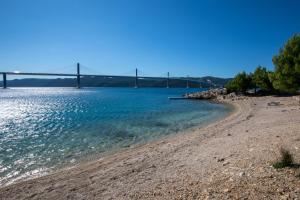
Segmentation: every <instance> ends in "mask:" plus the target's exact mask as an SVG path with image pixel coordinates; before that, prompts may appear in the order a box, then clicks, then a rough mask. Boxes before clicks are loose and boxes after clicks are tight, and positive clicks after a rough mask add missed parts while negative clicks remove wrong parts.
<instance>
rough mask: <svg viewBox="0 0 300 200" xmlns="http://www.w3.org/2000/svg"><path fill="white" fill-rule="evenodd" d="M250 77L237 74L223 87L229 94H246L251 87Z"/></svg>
mask: <svg viewBox="0 0 300 200" xmlns="http://www.w3.org/2000/svg"><path fill="white" fill-rule="evenodd" d="M251 83H252V79H251V75H247V74H246V72H242V73H239V74H237V75H236V76H235V77H234V78H233V79H232V80H231V81H230V82H229V83H228V84H227V85H226V86H225V87H226V89H227V90H228V91H229V92H241V93H246V91H247V89H249V88H250V87H251Z"/></svg>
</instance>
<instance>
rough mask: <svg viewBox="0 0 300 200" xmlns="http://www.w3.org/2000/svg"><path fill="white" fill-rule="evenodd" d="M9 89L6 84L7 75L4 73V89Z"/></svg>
mask: <svg viewBox="0 0 300 200" xmlns="http://www.w3.org/2000/svg"><path fill="white" fill-rule="evenodd" d="M6 87H7V84H6V73H3V89H5V88H6Z"/></svg>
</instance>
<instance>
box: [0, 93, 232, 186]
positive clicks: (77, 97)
mask: <svg viewBox="0 0 300 200" xmlns="http://www.w3.org/2000/svg"><path fill="white" fill-rule="evenodd" d="M192 91H199V89H196V90H195V89H162V88H160V89H157V88H144V89H143V88H139V89H132V88H86V89H81V90H78V89H71V88H18V89H7V90H3V89H0V106H1V109H0V185H3V184H9V183H11V182H13V181H16V180H19V179H22V178H25V177H30V176H34V175H40V174H43V173H47V172H49V171H51V170H54V169H56V168H60V167H63V166H71V165H74V164H76V163H78V162H82V161H84V160H89V159H92V158H94V159H95V158H99V157H101V155H103V153H105V152H109V151H114V150H118V149H120V148H124V147H129V146H132V145H136V144H141V143H144V142H147V141H151V140H154V139H158V138H160V137H163V136H166V135H168V134H174V133H177V132H179V131H182V130H185V129H187V128H191V127H193V126H197V125H203V124H205V123H208V122H210V121H214V120H217V119H219V118H221V117H224V116H225V115H227V114H228V113H229V112H230V110H231V109H230V108H229V107H227V106H224V105H221V104H213V103H209V102H206V101H193V100H169V99H168V97H169V96H179V95H182V94H184V93H187V92H192Z"/></svg>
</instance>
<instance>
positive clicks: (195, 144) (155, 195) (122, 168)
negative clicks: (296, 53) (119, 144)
mask: <svg viewBox="0 0 300 200" xmlns="http://www.w3.org/2000/svg"><path fill="white" fill-rule="evenodd" d="M271 101H280V102H283V105H281V106H274V107H271V106H266V104H267V103H268V102H271ZM222 103H229V104H232V105H234V107H235V109H234V111H233V112H232V113H231V114H230V115H229V116H227V117H225V118H224V119H221V120H219V121H217V122H213V123H211V124H208V125H206V126H204V127H201V128H192V130H188V131H186V132H185V133H184V134H175V135H169V136H167V137H166V138H163V139H161V140H158V141H153V142H150V143H147V144H144V145H141V146H138V147H134V148H132V149H125V150H122V151H121V152H118V153H116V154H112V155H108V156H106V157H104V158H102V159H100V160H97V161H92V162H89V163H85V164H81V165H78V166H74V167H71V168H68V169H62V170H58V171H56V172H54V173H51V174H49V175H45V176H42V177H39V178H35V179H31V180H28V181H24V182H19V183H16V184H12V185H9V186H6V187H3V188H0V196H2V197H3V198H4V199H25V198H32V199H39V198H42V199H53V198H56V199H66V198H72V199H97V198H101V199H111V198H112V199H139V198H140V199H141V198H142V199H147V198H148V199H176V198H182V199H184V198H186V199H189V198H192V197H195V198H196V197H197V198H201V199H202V198H207V197H211V198H222V197H232V196H231V195H233V197H234V195H235V196H236V197H242V195H245V194H247V193H244V192H241V190H242V189H243V190H242V191H244V190H248V196H249V195H250V196H251V195H254V196H253V197H259V195H267V194H268V193H269V192H270V191H273V189H274V187H275V186H276V184H273V185H270V186H269V188H265V190H266V192H262V191H260V193H258V191H255V187H258V186H259V184H258V183H256V186H254V185H251V187H249V183H252V182H251V181H256V180H257V179H258V178H260V176H259V175H261V176H262V177H264V176H266V174H267V175H268V176H269V174H271V175H272V176H274V174H276V173H277V171H276V170H274V169H272V168H270V162H271V161H272V160H273V159H274V152H276V151H275V149H277V148H278V146H276V145H278V144H279V143H280V142H282V141H281V140H286V141H285V143H286V144H289V145H288V146H289V147H290V146H293V145H294V146H295V145H296V146H295V147H297V148H298V147H299V148H300V146H299V145H298V144H299V141H300V136H299V141H298V142H297V140H298V135H297V133H296V132H297V131H298V133H299V131H300V126H299V123H298V122H300V109H299V106H298V104H297V103H296V101H294V100H293V99H292V98H291V97H251V98H247V99H240V100H235V101H233V102H232V101H231V100H226V101H222ZM282 110H286V111H282ZM274 113H277V114H278V113H279V114H280V116H278V115H274ZM266 115H267V116H266ZM270 116H274V117H273V118H272V117H270ZM266 117H267V118H266ZM287 127H288V129H287ZM256 129H257V130H256ZM275 129H276V130H275ZM280 130H281V131H280ZM283 130H286V131H287V132H288V133H286V134H288V135H290V136H292V139H294V140H295V144H294V143H293V141H290V139H289V138H287V137H283V136H285V135H282V134H284V132H283ZM274 134H275V135H274ZM267 136H272V137H271V138H270V137H267ZM273 136H274V137H273ZM277 136H279V137H277ZM258 138H259V139H258ZM277 143H278V144H277ZM274 144H275V145H274ZM297 145H298V146H297ZM297 148H294V149H293V151H295V149H296V151H297V152H298V153H299V149H297ZM257 149H258V150H257ZM262 152H263V153H264V154H262ZM270 155H271V156H270ZM297 155H299V154H297ZM295 159H296V161H297V159H299V156H298V157H296V158H295ZM257 169H259V170H260V171H261V174H258V175H257V173H256V170H257ZM284 172H285V170H282V171H281V172H280V173H281V175H282V176H283V175H284ZM251 173H253V174H251ZM279 175H280V174H279ZM257 176H258V177H257ZM275 176H276V175H275ZM288 178H289V179H291V181H290V183H288V184H292V185H291V186H290V188H289V190H288V191H286V192H285V193H288V194H290V193H292V192H293V194H292V195H294V193H295V192H296V193H297V194H299V188H300V187H298V186H300V185H299V181H298V182H297V179H296V178H295V179H293V178H292V177H291V176H288ZM252 179H253V180H252ZM266 180H267V181H268V180H269V179H268V178H265V180H264V181H266ZM272 180H273V178H272ZM284 180H285V179H284V178H283V179H282V180H279V181H278V183H282V184H284ZM298 180H299V179H298ZM280 181H281V182H280ZM282 181H283V182H282ZM243 184H244V185H247V186H248V187H247V188H246V187H245V188H243V187H241V186H242V185H243ZM230 185H231V186H230ZM235 186H236V188H235ZM297 187H298V189H295V188H297ZM234 188H235V189H234ZM292 189H293V190H292ZM269 195H273V194H269ZM274 195H278V194H274ZM270 197H272V196H270Z"/></svg>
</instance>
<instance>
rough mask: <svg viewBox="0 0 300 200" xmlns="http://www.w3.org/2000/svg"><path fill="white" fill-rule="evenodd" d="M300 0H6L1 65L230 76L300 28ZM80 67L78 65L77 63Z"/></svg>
mask: <svg viewBox="0 0 300 200" xmlns="http://www.w3.org/2000/svg"><path fill="white" fill-rule="evenodd" d="M299 8H300V1H297V0H294V1H293V0H282V1H279V0H256V1H255V0H247V1H246V0H245V1H243V0H223V1H221V0H203V1H200V0H195V1H191V0H181V1H179V0H120V1H116V0H107V1H101V0H98V1H96V0H94V1H93V0H19V1H17V0H0V30H1V31H0V71H13V70H19V71H34V72H60V71H62V72H75V68H74V67H73V68H74V69H73V68H72V64H74V63H76V62H80V63H82V64H83V65H84V66H86V67H88V68H90V71H88V70H86V69H83V70H86V72H89V73H92V72H93V71H94V72H95V73H97V72H99V73H102V74H121V75H128V73H132V72H133V69H134V68H135V67H138V68H139V69H140V70H141V71H142V72H143V74H144V75H154V76H160V75H163V74H166V72H167V71H169V72H170V73H171V75H174V76H175V75H176V76H185V75H190V76H204V75H213V76H220V77H232V76H233V75H234V74H236V73H237V72H239V71H242V70H245V71H247V72H249V71H252V70H253V69H254V68H255V67H256V66H257V65H263V66H266V67H268V68H269V69H273V65H272V56H273V55H274V54H275V53H277V52H278V49H279V48H280V47H281V46H283V44H284V42H285V41H286V40H287V39H288V38H289V37H290V36H292V35H293V34H294V33H297V32H298V33H299V32H300V11H299ZM74 66H75V65H74Z"/></svg>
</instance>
